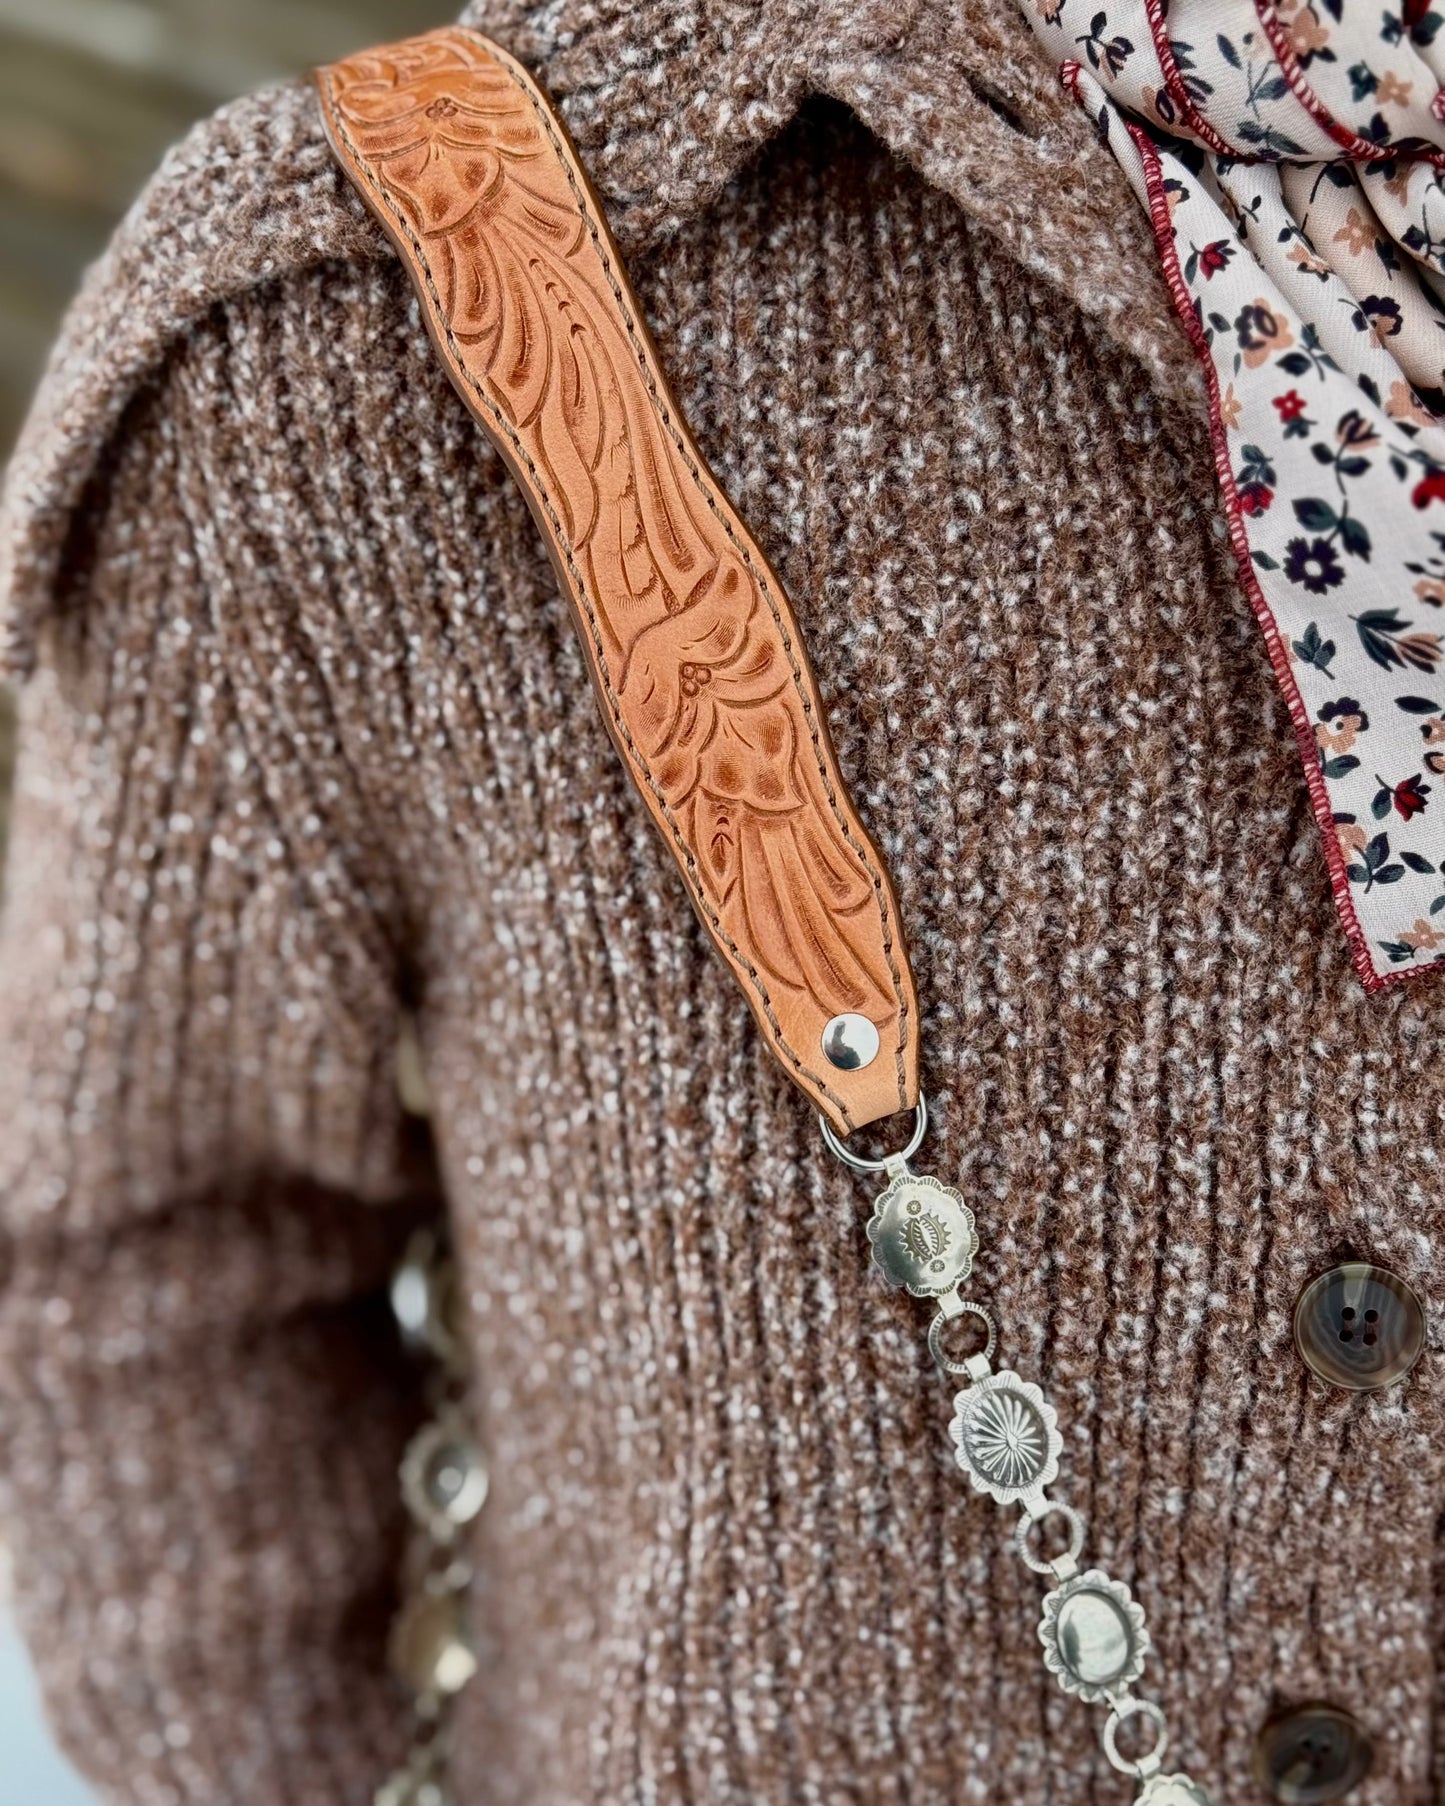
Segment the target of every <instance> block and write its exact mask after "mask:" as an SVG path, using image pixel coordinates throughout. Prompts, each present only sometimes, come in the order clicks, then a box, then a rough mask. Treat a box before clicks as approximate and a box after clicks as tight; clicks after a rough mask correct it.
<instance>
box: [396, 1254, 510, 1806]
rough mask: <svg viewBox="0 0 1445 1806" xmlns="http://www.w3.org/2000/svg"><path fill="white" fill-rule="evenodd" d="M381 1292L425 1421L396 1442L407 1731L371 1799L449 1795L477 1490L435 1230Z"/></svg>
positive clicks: (472, 1654)
mask: <svg viewBox="0 0 1445 1806" xmlns="http://www.w3.org/2000/svg"><path fill="white" fill-rule="evenodd" d="M391 1303H392V1309H393V1311H394V1313H395V1315H396V1319H397V1323H398V1326H399V1327H400V1329H401V1332H402V1337H403V1339H404V1340H405V1341H406V1343H407V1344H408V1345H409V1346H410V1347H411V1348H412V1349H413V1350H414V1351H415V1352H416V1353H417V1354H418V1355H419V1356H421V1357H422V1358H424V1359H425V1360H426V1362H427V1364H428V1373H427V1382H426V1389H427V1396H428V1404H429V1407H430V1411H429V1415H428V1417H427V1420H426V1422H425V1423H424V1424H423V1425H422V1426H421V1428H420V1429H419V1430H418V1431H417V1432H416V1434H415V1435H414V1436H413V1437H412V1439H411V1441H410V1442H409V1443H408V1445H407V1449H406V1453H405V1455H404V1456H403V1458H402V1463H401V1474H400V1479H401V1494H402V1498H403V1500H404V1501H405V1503H406V1509H407V1516H408V1519H409V1522H410V1536H409V1539H408V1542H407V1548H406V1553H405V1556H404V1559H403V1564H402V1591H403V1603H402V1606H401V1610H400V1611H399V1612H398V1613H397V1616H396V1618H395V1620H394V1622H393V1624H392V1630H391V1643H390V1649H389V1654H390V1658H391V1666H392V1668H393V1669H394V1671H395V1672H396V1674H397V1676H398V1677H399V1678H400V1679H401V1680H402V1681H403V1682H405V1684H406V1685H407V1687H408V1688H409V1689H410V1691H411V1694H412V1698H413V1702H414V1706H415V1711H416V1731H415V1735H414V1738H413V1741H412V1747H411V1751H410V1753H409V1755H408V1756H407V1758H406V1760H405V1762H404V1763H403V1764H402V1766H401V1767H400V1768H399V1769H398V1770H397V1771H396V1773H395V1774H393V1775H391V1776H389V1777H388V1778H387V1779H386V1780H385V1781H384V1782H383V1783H382V1784H381V1786H380V1787H379V1788H378V1789H377V1790H376V1792H375V1794H374V1795H373V1796H372V1806H453V1796H452V1793H451V1791H450V1789H449V1787H448V1785H447V1780H446V1770H447V1760H448V1742H449V1733H450V1728H451V1722H450V1721H451V1712H450V1707H451V1702H452V1700H453V1699H454V1698H455V1696H456V1695H457V1694H458V1693H459V1692H460V1691H461V1689H462V1688H463V1687H465V1686H466V1684H467V1682H468V1681H470V1680H471V1679H472V1677H473V1676H474V1675H475V1673H476V1671H477V1657H476V1650H475V1647H474V1645H473V1641H472V1635H471V1630H470V1627H469V1625H468V1622H467V1613H466V1595H467V1589H468V1587H469V1586H470V1584H471V1580H472V1564H471V1561H470V1559H469V1558H468V1557H467V1555H466V1554H465V1552H464V1546H465V1543H466V1540H467V1538H468V1536H469V1534H470V1530H471V1526H472V1524H473V1522H474V1520H475V1519H476V1517H477V1515H478V1514H479V1513H480V1511H481V1509H482V1507H483V1506H484V1505H485V1504H486V1502H487V1487H488V1474H487V1464H486V1461H485V1459H484V1457H483V1455H482V1452H481V1449H480V1448H479V1447H478V1445H477V1443H476V1440H475V1438H474V1436H473V1434H472V1431H471V1429H470V1428H469V1427H468V1421H467V1419H468V1382H469V1377H470V1376H469V1370H468V1361H467V1347H466V1334H465V1330H464V1328H463V1324H462V1315H463V1311H462V1302H461V1287H460V1283H459V1280H458V1276H457V1270H456V1267H455V1265H454V1263H453V1261H452V1258H451V1256H450V1255H449V1254H448V1252H447V1249H446V1247H445V1245H444V1243H443V1241H442V1238H441V1237H440V1236H438V1235H437V1234H435V1233H434V1232H433V1231H431V1230H430V1229H419V1230H418V1231H417V1232H416V1234H415V1235H413V1236H412V1238H411V1241H410V1243H409V1244H408V1246H407V1250H406V1253H405V1255H404V1257H403V1259H402V1262H401V1265H400V1266H399V1267H398V1268H397V1269H396V1272H395V1273H394V1274H393V1275H392V1282H391Z"/></svg>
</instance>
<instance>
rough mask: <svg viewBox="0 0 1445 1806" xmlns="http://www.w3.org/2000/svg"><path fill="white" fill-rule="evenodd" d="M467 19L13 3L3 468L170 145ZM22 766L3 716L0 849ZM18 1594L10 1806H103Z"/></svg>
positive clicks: (383, 4)
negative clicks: (384, 49)
mask: <svg viewBox="0 0 1445 1806" xmlns="http://www.w3.org/2000/svg"><path fill="white" fill-rule="evenodd" d="M460 6H461V0H452V3H451V4H448V0H240V3H236V0H0V461H3V460H4V458H6V457H7V456H8V454H9V451H10V447H11V445H12V444H13V442H14V438H15V433H16V431H17V429H18V428H19V425H20V421H21V419H22V417H23V415H24V411H25V407H26V404H27V402H28V401H29V398H30V393H31V390H32V389H33V388H34V385H35V382H36V379H37V378H38V376H39V374H40V369H41V365H42V363H43V361H44V358H45V353H46V351H47V349H48V347H49V345H50V342H51V339H52V338H53V337H54V335H55V330H56V326H57V324H58V322H59V318H60V315H61V312H62V311H63V309H64V307H65V304H66V302H67V300H68V299H69V298H70V295H71V294H72V292H73V291H74V289H75V285H76V283H77V281H78V280H79V277H80V272H81V270H82V269H83V268H84V267H85V265H86V264H87V263H88V262H89V261H90V260H91V259H92V258H93V257H94V256H95V255H96V254H97V252H98V251H99V250H100V249H101V247H102V245H103V244H104V243H105V240H106V238H107V236H108V235H109V233H110V230H111V227H112V226H113V225H114V224H115V222H116V220H118V219H119V217H120V215H121V214H122V213H123V212H124V211H125V209H126V207H127V206H129V204H130V202H131V200H132V199H133V198H134V196H135V194H136V192H137V190H138V189H139V188H140V186H141V184H142V183H143V182H144V181H145V179H146V177H147V176H148V175H149V174H150V172H151V170H152V169H154V168H155V165H156V163H157V162H158V160H159V158H160V155H161V153H162V151H164V149H165V148H166V146H167V145H168V144H170V143H171V142H172V141H173V140H174V139H176V138H178V137H180V136H181V134H182V133H183V132H184V131H185V130H186V128H187V127H188V126H189V125H190V124H191V123H192V121H194V120H196V119H199V118H201V117H202V116H203V115H204V114H206V113H210V112H212V111H213V110H214V109H215V108H216V107H218V106H219V105H221V103H222V102H223V101H227V100H230V99H232V98H233V97H234V96H235V95H237V94H242V93H244V92H245V91H246V90H247V89H249V88H255V87H259V86H260V85H261V84H263V83H265V82H270V81H275V80H276V79H278V78H280V77H284V76H288V75H294V74H296V73H298V72H299V71H302V70H305V69H308V68H310V67H311V66H312V65H313V64H315V63H318V62H326V61H329V60H330V59H332V58H333V57H337V56H340V55H343V54H344V53H345V52H347V51H349V50H357V49H361V48H363V47H364V46H365V45H367V44H373V43H381V42H383V41H385V40H386V39H388V38H400V37H406V36H408V35H409V34H410V33H412V32H414V31H421V30H424V29H425V28H426V27H427V26H428V25H437V24H441V23H442V22H443V21H444V20H446V19H449V18H453V17H455V16H456V14H457V12H459V11H460ZM11 756H12V732H11V725H10V717H9V709H8V704H6V703H4V702H0V846H3V823H4V809H3V795H4V789H5V788H6V787H7V786H8V778H9V770H10V762H11ZM0 1459H3V1450H0ZM0 1538H3V1525H0ZM4 1595H5V1563H4V1555H3V1548H0V1806H91V1796H90V1795H89V1793H88V1792H87V1791H86V1789H85V1787H84V1786H83V1785H82V1783H81V1782H80V1781H79V1779H78V1778H77V1777H76V1776H75V1775H74V1774H73V1773H71V1772H70V1770H69V1769H68V1768H67V1767H66V1766H65V1764H64V1763H63V1762H62V1760H61V1758H60V1757H59V1756H58V1755H57V1754H56V1752H55V1750H54V1748H53V1746H52V1745H51V1744H50V1742H49V1739H48V1737H47V1736H46V1733H45V1730H44V1726H43V1723H42V1720H41V1718H40V1714H39V1706H38V1699H37V1696H36V1693H35V1688H34V1681H33V1677H32V1676H31V1674H30V1672H29V1669H28V1666H27V1663H26V1660H25V1656H24V1652H23V1650H22V1649H21V1647H20V1644H19V1642H18V1640H17V1638H16V1637H15V1635H14V1631H13V1628H12V1626H11V1624H10V1622H9V1618H8V1615H7V1613H6V1609H5V1603H4Z"/></svg>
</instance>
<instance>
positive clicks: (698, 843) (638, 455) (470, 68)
mask: <svg viewBox="0 0 1445 1806" xmlns="http://www.w3.org/2000/svg"><path fill="white" fill-rule="evenodd" d="M321 95H322V104H323V112H324V114H325V116H326V121H327V128H328V131H329V132H330V135H331V138H332V142H333V145H334V146H335V148H336V150H337V153H338V156H339V157H340V159H341V161H342V164H343V167H344V168H345V169H346V170H347V173H348V174H349V175H350V176H351V177H352V179H353V181H355V182H356V184H357V186H358V189H359V190H360V192H361V193H362V194H363V196H364V197H365V198H366V200H367V202H368V204H369V205H370V206H371V207H372V209H373V211H374V212H375V213H376V214H377V217H378V218H379V219H380V221H381V223H382V224H383V225H384V226H385V227H386V229H387V231H388V233H389V234H390V236H391V237H392V239H393V242H394V243H395V244H396V245H397V248H398V250H399V251H400V252H401V254H402V257H403V260H404V261H405V263H406V264H407V267H408V270H409V272H410V274H411V275H412V277H413V280H414V281H415V282H416V285H417V290H418V294H419V296H420V299H421V302H422V305H423V310H424V313H425V316H426V318H427V321H428V325H429V326H430V329H431V331H432V335H433V337H434V338H435V339H436V341H437V345H438V348H439V350H440V351H441V353H442V356H443V359H444V362H445V364H446V367H447V371H448V374H449V375H450V376H451V378H452V381H453V382H454V383H455V385H456V387H457V388H458V390H459V391H460V393H461V394H462V396H463V399H464V400H465V401H466V402H467V405H468V406H469V407H470V408H471V409H472V411H473V413H475V414H476V416H477V418H478V420H479V421H480V422H481V423H482V425H483V426H484V427H485V428H486V430H487V432H488V434H489V436H490V437H491V438H492V439H493V441H494V442H495V443H496V445H497V446H498V448H499V449H500V450H501V452H502V454H503V456H504V457H505V458H506V459H507V461H508V463H509V464H510V466H511V468H512V470H513V472H514V474H515V475H516V477H517V479H518V481H519V483H520V484H521V486H522V488H523V491H524V493H525V494H526V495H527V498H528V500H529V502H530V503H531V505H532V508H533V511H534V513H535V514H536V515H537V518H538V521H539V523H540V524H541V526H542V528H543V531H544V533H545V535H546V537H547V540H548V546H549V550H550V551H551V553H552V556H553V561H554V563H555V564H556V565H557V568H558V573H559V576H560V577H561V579H562V582H563V584H564V587H565V590H566V592H567V594H568V596H569V599H570V601H571V603H572V605H573V607H574V610H575V611H576V614H577V619H578V624H579V627H580V629H581V635H582V643H583V648H584V651H585V652H586V654H587V657H588V660H589V663H590V666H591V669H592V675H593V678H594V681H595V684H596V687H597V691H598V695H599V698H600V700H601V703H602V708H603V713H604V717H605V719H606V721H607V724H608V727H609V729H610V730H611V732H612V734H613V737H614V739H615V740H616V741H617V744H618V747H619V750H620V751H621V753H622V755H623V758H624V759H625V761H626V762H627V765H628V767H629V770H630V771H631V774H632V776H633V778H634V779H635V781H636V783H637V787H638V790H639V792H640V794H641V796H642V799H643V801H644V802H645V804H646V805H647V807H648V809H649V810H650V812H651V813H652V815H653V817H654V819H655V820H656V821H657V823H658V826H659V827H660V828H661V829H662V832H663V835H664V838H665V839H666V840H667V842H668V844H669V846H670V847H671V849H672V851H673V853H674V855H675V857H676V859H677V861H678V864H679V866H680V868H681V870H682V874H683V877H684V879H685V880H686V882H687V884H688V886H689V889H690V892H691V894H692V898H693V901H694V904H695V906H696V907H697V909H698V913H699V914H700V915H701V916H702V918H703V921H704V923H705V925H706V926H707V927H708V929H709V930H710V932H711V933H712V935H713V938H714V941H715V942H716V944H717V946H718V948H719V951H720V952H721V953H722V954H723V956H724V958H725V959H726V960H727V962H728V964H729V965H730V966H731V967H732V969H733V971H734V973H735V974H736V976H737V978H738V980H739V982H740V983H741V984H742V986H743V988H744V991H745V992H746V994H747V995H748V999H749V1002H750V1003H751V1005H752V1007H753V1009H754V1012H755V1013H756V1014H757V1016H758V1018H759V1020H760V1021H761V1022H762V1023H763V1025H764V1027H765V1029H766V1031H767V1032H768V1034H769V1037H770V1041H771V1044H772V1046H773V1048H774V1050H775V1052H777V1053H778V1055H779V1057H780V1058H781V1059H782V1061H783V1063H784V1065H785V1066H786V1067H787V1069H788V1071H789V1072H790V1074H791V1076H792V1077H793V1078H794V1080H795V1081H796V1082H797V1083H798V1084H799V1085H801V1086H802V1087H803V1089H804V1090H806V1091H807V1092H808V1093H809V1095H810V1096H812V1097H813V1098H814V1100H815V1101H816V1102H817V1103H818V1104H819V1106H820V1107H821V1108H822V1109H824V1110H825V1111H826V1112H827V1113H828V1115H829V1116H830V1117H831V1119H832V1120H833V1122H834V1124H835V1125H836V1126H837V1127H839V1128H842V1129H845V1130H847V1129H850V1128H853V1127H855V1126H860V1125H862V1124H864V1123H868V1122H870V1121H873V1120H874V1119H876V1118H878V1117H881V1116H886V1115H888V1114H890V1113H892V1112H893V1111H896V1110H899V1109H904V1108H908V1107H910V1106H911V1105H912V1104H913V1103H914V1101H915V1099H916V1096H917V1008H916V1005H915V1002H914V995H913V986H912V979H911V977H910V974H909V971H908V966H907V961H906V957H905V954H904V951H903V939H902V935H901V932H900V929H899V925H898V920H897V907H896V904H895V902H894V899H893V894H892V890H891V887H890V885H889V882H888V879H887V876H886V873H885V872H884V870H883V866H882V862H881V860H880V859H879V857H878V855H877V853H876V851H875V850H874V848H873V847H872V845H871V844H870V842H869V840H868V837H867V835H866V834H865V832H864V830H863V827H862V824H861V823H860V821H859V819H858V817H857V815H856V813H855V811H854V809H853V807H852V804H851V802H850V800H849V798H848V794H847V791H846V789H845V787H844V784H843V781H842V778H841V776H840V774H839V771H838V768H837V764H836V761H835V758H834V755H833V751H832V748H831V746H830V744H829V742H828V737H827V732H826V728H825V725H824V714H823V708H822V703H821V700H820V698H819V695H818V691H817V686H816V683H815V682H814V679H813V676H812V672H811V670H810V668H809V665H808V661H807V656H806V652H805V650H804V647H803V644H802V639H801V636H800V634H799V632H798V628H797V625H796V622H795V621H794V619H793V616H792V613H791V609H790V607H789V604H788V601H787V598H786V596H785V594H784V592H783V590H782V587H781V585H780V583H779V581H778V579H777V577H776V576H775V575H774V573H773V572H772V571H771V570H770V569H769V567H768V565H767V562H766V560H765V559H764V557H763V555H762V553H761V552H760V551H759V549H758V547H757V546H756V544H755V543H754V542H753V540H752V539H751V537H750V536H749V534H748V533H747V530H746V528H745V527H744V526H743V524H742V522H741V521H740V520H739V519H738V517H737V515H736V514H735V513H734V512H733V510H732V508H731V505H730V504H729V503H728V501H727V499H726V497H725V496H724V495H723V493H722V491H721V489H720V487H719V486H718V485H717V483H716V481H715V479H714V478H713V477H712V475H711V473H710V472H709V471H708V469H707V466H706V464H705V462H704V461H703V458H702V454H701V453H700V451H699V450H698V448H697V446H696V444H695V443H694V442H693V440H692V438H691V436H690V435H689V433H688V431H687V429H686V427H685V425H684V424H683V422H682V420H681V417H680V414H679V412H678V409H677V404H676V402H675V401H674V400H673V399H672V397H671V396H670V395H669V393H668V391H667V388H666V385H665V383H664V380H663V378H662V376H661V374H660V371H659V369H658V367H657V364H656V360H655V352H654V349H653V346H652V344H651V341H650V339H649V338H648V336H647V333H646V329H645V327H644V325H643V324H642V315H641V310H640V308H639V307H638V305H637V303H636V300H635V298H634V297H633V295H632V293H631V291H630V289H629V288H628V287H627V284H626V279H625V277H624V275H623V273H622V269H621V264H620V261H619V259H618V254H617V251H616V247H615V246H614V245H613V244H612V242H611V240H610V238H609V237H608V235H607V232H606V227H605V224H604V223H603V221H602V218H601V214H600V211H599V210H598V208H597V204H596V202H595V198H594V197H593V196H592V195H591V193H590V191H589V190H588V189H587V187H586V183H585V179H584V178H583V176H582V174H581V172H580V170H579V169H578V168H577V166H576V164H575V161H574V154H573V153H572V151H571V149H570V146H568V145H566V143H565V141H564V139H563V136H562V134H561V131H560V128H559V126H558V124H557V122H556V120H555V117H554V116H553V115H552V114H551V112H550V110H549V109H548V107H547V105H546V103H545V101H544V100H543V98H542V97H541V95H540V94H539V92H538V91H537V90H536V89H535V87H534V86H533V85H532V84H531V82H530V80H529V78H528V77H527V76H526V74H525V72H524V71H523V70H522V69H521V68H520V66H519V65H517V64H516V63H514V62H513V61H512V59H511V58H509V57H507V56H506V55H505V54H504V53H503V52H501V51H500V50H498V49H497V47H496V46H495V45H492V44H490V43H489V42H488V41H487V40H486V39H485V38H482V37H481V36H480V35H479V34H477V33H473V32H470V31H468V30H466V29H464V28H461V27H449V28H447V29H445V30H442V31H439V32H435V33H431V34H428V35H427V36H424V37H421V38H416V39H413V40H411V41H410V42H408V43H406V44H403V45H398V46H396V47H394V48H392V49H389V50H381V51H372V52H369V53H367V54H366V55H363V56H359V57H355V58H352V59H350V60H349V61H347V62H345V63H341V64H337V65H336V66H335V67H333V68H331V69H328V70H325V71H323V72H322V75H321ZM847 1013H852V1014H856V1015H861V1016H865V1017H867V1018H868V1019H869V1021H871V1022H872V1023H873V1024H874V1025H875V1026H876V1027H877V1029H878V1030H879V1034H880V1037H881V1051H880V1052H879V1053H878V1054H877V1055H876V1057H874V1058H873V1059H872V1061H871V1063H867V1062H865V1063H864V1065H863V1066H862V1067H861V1068H860V1069H857V1070H848V1071H838V1070H833V1069H830V1067H829V1065H828V1063H827V1060H826V1057H825V1055H824V1052H823V1045H822V1043H823V1031H824V1028H825V1026H826V1024H827V1023H828V1022H829V1021H830V1019H832V1018H833V1017H835V1016H840V1015H844V1014H847Z"/></svg>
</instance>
